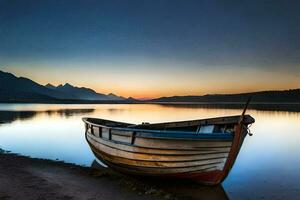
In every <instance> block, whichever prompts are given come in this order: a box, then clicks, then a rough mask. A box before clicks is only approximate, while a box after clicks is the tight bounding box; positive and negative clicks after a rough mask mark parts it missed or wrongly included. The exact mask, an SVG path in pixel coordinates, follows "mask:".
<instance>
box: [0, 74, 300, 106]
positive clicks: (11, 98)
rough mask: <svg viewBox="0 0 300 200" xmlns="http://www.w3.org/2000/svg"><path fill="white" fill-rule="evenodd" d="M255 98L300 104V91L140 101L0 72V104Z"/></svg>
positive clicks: (211, 100)
mask: <svg viewBox="0 0 300 200" xmlns="http://www.w3.org/2000/svg"><path fill="white" fill-rule="evenodd" d="M249 97H252V102H257V103H300V89H293V90H284V91H262V92H252V93H242V94H212V95H203V96H173V97H161V98H157V99H152V100H147V101H138V100H136V99H134V98H131V97H129V98H124V97H121V96H117V95H115V94H112V93H110V94H107V95H106V94H101V93H97V92H95V91H94V90H92V89H90V88H84V87H76V86H72V85H70V84H68V83H66V84H65V85H59V86H57V87H56V86H53V85H51V84H47V85H45V86H43V85H40V84H38V83H36V82H34V81H32V80H30V79H28V78H24V77H16V76H15V75H13V74H11V73H7V72H3V71H1V70H0V102H33V103H35V102H43V103H168V102H175V103H176V102H189V103H197V102H199V103H241V102H246V101H247V99H248V98H249Z"/></svg>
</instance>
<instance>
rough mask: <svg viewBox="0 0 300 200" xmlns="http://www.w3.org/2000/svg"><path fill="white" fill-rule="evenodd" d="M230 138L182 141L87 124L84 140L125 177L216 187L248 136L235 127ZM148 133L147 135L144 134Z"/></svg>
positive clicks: (201, 138) (144, 131) (241, 126)
mask: <svg viewBox="0 0 300 200" xmlns="http://www.w3.org/2000/svg"><path fill="white" fill-rule="evenodd" d="M234 130H235V133H234V134H233V135H228V136H224V135H220V136H214V137H194V138H190V137H188V138H185V137H184V134H183V135H181V136H179V137H174V136H170V135H167V136H164V134H163V133H164V132H161V131H160V132H158V133H157V132H153V131H149V130H134V129H123V130H122V129H118V128H117V129H116V128H107V127H103V126H98V125H96V124H92V123H89V122H88V121H86V133H85V134H86V140H87V142H88V144H89V145H90V147H91V150H92V151H93V153H94V154H95V156H96V157H97V158H98V159H99V160H101V161H103V162H104V163H105V164H106V165H108V166H109V167H111V168H113V169H115V170H117V171H120V172H123V173H128V174H134V175H144V176H145V175H146V176H160V177H161V176H163V177H175V178H188V179H193V180H195V181H197V182H199V183H202V184H207V185H216V184H219V183H221V182H222V181H223V180H224V179H225V178H226V176H227V175H228V173H229V171H230V169H231V167H232V166H233V164H234V161H235V159H236V157H237V155H238V152H239V150H240V148H241V145H242V143H243V140H244V138H245V136H246V135H247V129H246V128H245V127H244V126H243V125H241V124H240V125H239V124H237V125H235V127H234ZM147 131H148V133H147Z"/></svg>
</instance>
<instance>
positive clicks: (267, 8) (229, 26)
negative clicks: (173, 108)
mask: <svg viewBox="0 0 300 200" xmlns="http://www.w3.org/2000/svg"><path fill="white" fill-rule="evenodd" d="M299 12H300V1H291V0H286V1H284V0H282V1H279V0H277V1H276V0H269V1H267V0H257V1H255V0H250V1H234V0H229V1H214V0H207V1H200V0H197V1H192V0H182V1H176V0H170V1H168V0H160V1H158V0H128V1H126V0H119V1H115V0H109V1H101V0H98V1H94V0H85V1H76V0H70V1H68V0H60V1H58V0H49V1H47V0H32V1H31V0H26V1H24V0H19V1H18V0H0V70H4V71H8V72H12V73H15V74H16V75H18V76H25V77H28V78H31V79H33V80H35V81H37V82H38V83H40V84H46V83H48V82H50V83H52V84H55V85H57V84H61V83H62V84H63V83H66V82H69V83H70V84H73V85H77V86H85V87H91V88H93V89H95V90H96V91H98V92H101V93H110V92H113V93H116V94H118V95H123V96H126V97H129V96H133V97H136V98H143V97H145V98H151V97H157V96H172V95H187V94H190V95H200V94H206V93H229V92H230V93H238V92H248V91H257V90H273V89H288V88H300V14H299Z"/></svg>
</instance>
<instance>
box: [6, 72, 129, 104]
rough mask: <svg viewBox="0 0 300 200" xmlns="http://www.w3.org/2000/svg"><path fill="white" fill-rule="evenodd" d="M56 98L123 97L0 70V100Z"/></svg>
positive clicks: (54, 99) (114, 98) (90, 99)
mask: <svg viewBox="0 0 300 200" xmlns="http://www.w3.org/2000/svg"><path fill="white" fill-rule="evenodd" d="M58 100H86V101H123V100H127V99H126V98H124V97H121V96H117V95H114V94H112V93H110V94H107V95H106V94H101V93H97V92H95V91H94V90H92V89H90V88H85V87H76V86H72V85H70V84H69V83H66V84H64V85H59V86H57V87H55V86H53V85H51V84H47V85H45V86H44V85H40V84H38V83H36V82H34V81H32V80H30V79H28V78H24V77H16V76H15V75H13V74H11V73H7V72H3V71H0V101H2V102H3V101H4V102H11V101H26V102H28V101H58Z"/></svg>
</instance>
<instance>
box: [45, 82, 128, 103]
mask: <svg viewBox="0 0 300 200" xmlns="http://www.w3.org/2000/svg"><path fill="white" fill-rule="evenodd" d="M45 87H47V88H48V89H51V90H54V91H56V92H59V93H63V94H65V95H66V97H65V99H82V100H125V98H124V97H120V96H117V95H114V94H112V93H110V94H108V95H105V94H101V93H97V92H95V91H94V90H92V89H90V88H85V87H76V86H72V85H70V84H69V83H66V84H65V85H59V86H57V87H55V86H53V85H51V84H47V85H46V86H45Z"/></svg>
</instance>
